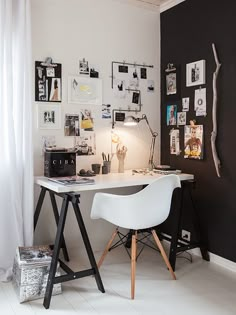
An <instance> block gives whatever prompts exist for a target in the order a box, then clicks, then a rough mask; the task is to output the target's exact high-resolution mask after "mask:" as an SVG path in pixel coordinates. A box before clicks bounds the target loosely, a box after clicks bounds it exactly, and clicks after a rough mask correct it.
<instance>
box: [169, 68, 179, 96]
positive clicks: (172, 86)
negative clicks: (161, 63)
mask: <svg viewBox="0 0 236 315" xmlns="http://www.w3.org/2000/svg"><path fill="white" fill-rule="evenodd" d="M176 93H177V85H176V72H171V73H168V74H166V95H172V94H176Z"/></svg>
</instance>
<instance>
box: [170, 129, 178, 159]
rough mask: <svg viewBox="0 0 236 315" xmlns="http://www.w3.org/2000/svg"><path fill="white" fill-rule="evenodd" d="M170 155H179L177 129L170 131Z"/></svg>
mask: <svg viewBox="0 0 236 315" xmlns="http://www.w3.org/2000/svg"><path fill="white" fill-rule="evenodd" d="M170 154H175V155H178V154H180V146H179V130H178V129H172V130H171V132H170Z"/></svg>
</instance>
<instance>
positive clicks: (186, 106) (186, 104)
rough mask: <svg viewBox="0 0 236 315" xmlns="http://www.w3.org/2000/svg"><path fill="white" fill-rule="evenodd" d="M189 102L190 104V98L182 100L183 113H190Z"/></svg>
mask: <svg viewBox="0 0 236 315" xmlns="http://www.w3.org/2000/svg"><path fill="white" fill-rule="evenodd" d="M189 102H190V98H189V97H184V98H182V111H183V112H188V111H189Z"/></svg>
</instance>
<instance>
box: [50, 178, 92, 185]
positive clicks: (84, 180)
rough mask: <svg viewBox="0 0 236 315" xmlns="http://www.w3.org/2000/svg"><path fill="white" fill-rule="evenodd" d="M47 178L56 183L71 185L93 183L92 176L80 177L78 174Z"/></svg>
mask: <svg viewBox="0 0 236 315" xmlns="http://www.w3.org/2000/svg"><path fill="white" fill-rule="evenodd" d="M48 180H50V181H52V182H54V183H58V184H61V185H64V186H73V185H91V184H94V183H95V180H94V179H93V178H88V177H80V176H68V177H52V178H48Z"/></svg>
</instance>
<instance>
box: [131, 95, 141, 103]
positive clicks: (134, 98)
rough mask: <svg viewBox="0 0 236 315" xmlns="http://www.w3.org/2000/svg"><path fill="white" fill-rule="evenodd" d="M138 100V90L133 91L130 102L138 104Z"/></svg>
mask: <svg viewBox="0 0 236 315" xmlns="http://www.w3.org/2000/svg"><path fill="white" fill-rule="evenodd" d="M139 100H140V92H133V96H132V103H133V104H139Z"/></svg>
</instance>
